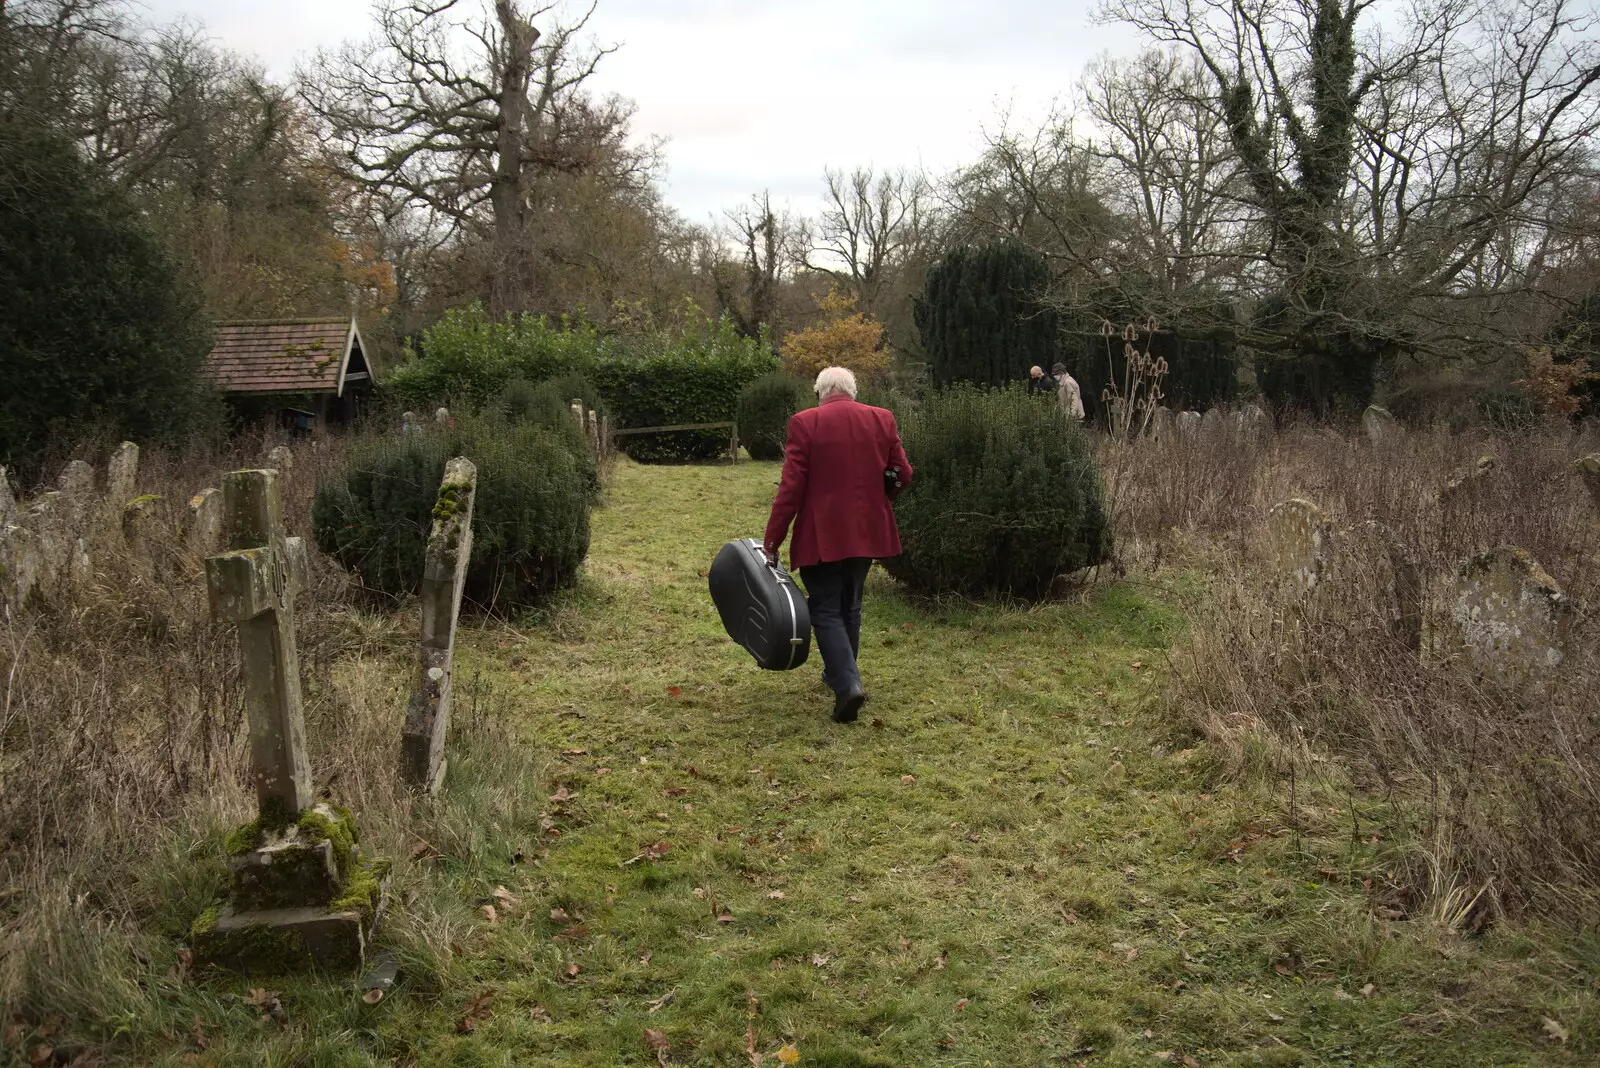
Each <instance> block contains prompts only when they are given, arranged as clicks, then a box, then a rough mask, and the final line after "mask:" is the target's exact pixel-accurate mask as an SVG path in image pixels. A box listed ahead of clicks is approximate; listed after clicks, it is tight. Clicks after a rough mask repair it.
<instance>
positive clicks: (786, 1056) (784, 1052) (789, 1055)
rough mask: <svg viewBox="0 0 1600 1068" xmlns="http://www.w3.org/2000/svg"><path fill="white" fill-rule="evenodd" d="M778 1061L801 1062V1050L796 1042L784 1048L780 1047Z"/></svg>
mask: <svg viewBox="0 0 1600 1068" xmlns="http://www.w3.org/2000/svg"><path fill="white" fill-rule="evenodd" d="M778 1063H780V1064H799V1063H800V1051H799V1050H798V1049H796V1048H795V1044H794V1043H793V1042H790V1043H789V1044H788V1045H786V1046H784V1047H783V1048H782V1049H780V1050H779V1051H778Z"/></svg>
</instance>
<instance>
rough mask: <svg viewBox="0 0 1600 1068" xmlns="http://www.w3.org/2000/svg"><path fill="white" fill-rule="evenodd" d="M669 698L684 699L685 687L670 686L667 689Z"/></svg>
mask: <svg viewBox="0 0 1600 1068" xmlns="http://www.w3.org/2000/svg"><path fill="white" fill-rule="evenodd" d="M667 696H668V697H682V696H683V687H682V686H668V687H667Z"/></svg>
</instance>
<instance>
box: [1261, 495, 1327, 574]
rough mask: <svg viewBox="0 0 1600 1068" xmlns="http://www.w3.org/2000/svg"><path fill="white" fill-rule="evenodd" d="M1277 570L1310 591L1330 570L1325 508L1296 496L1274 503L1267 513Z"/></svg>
mask: <svg viewBox="0 0 1600 1068" xmlns="http://www.w3.org/2000/svg"><path fill="white" fill-rule="evenodd" d="M1267 526H1268V529H1269V530H1270V531H1271V533H1272V551H1273V555H1274V557H1275V558H1276V560H1277V564H1278V572H1279V574H1280V575H1282V576H1283V577H1284V578H1286V579H1289V580H1290V581H1292V582H1293V583H1294V584H1295V585H1296V586H1298V587H1299V588H1300V589H1302V590H1304V591H1306V592H1308V593H1309V592H1310V591H1312V590H1314V589H1316V588H1317V584H1318V583H1319V582H1321V581H1322V575H1323V572H1324V571H1326V570H1327V566H1328V556H1329V548H1330V538H1331V535H1330V533H1329V529H1328V522H1327V520H1326V519H1324V518H1323V515H1322V509H1320V508H1318V507H1317V506H1316V505H1314V504H1312V503H1311V502H1310V501H1306V500H1301V499H1299V498H1295V499H1293V500H1288V501H1284V502H1283V503H1282V504H1279V505H1275V506H1273V509H1272V511H1271V512H1270V513H1268V516H1267Z"/></svg>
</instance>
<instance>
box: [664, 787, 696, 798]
mask: <svg viewBox="0 0 1600 1068" xmlns="http://www.w3.org/2000/svg"><path fill="white" fill-rule="evenodd" d="M662 792H663V793H665V794H666V795H667V796H668V797H682V796H683V795H684V794H686V793H688V792H689V788H688V787H687V786H673V787H669V788H668V789H666V790H664V791H662Z"/></svg>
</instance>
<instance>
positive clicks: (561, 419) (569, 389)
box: [491, 375, 600, 498]
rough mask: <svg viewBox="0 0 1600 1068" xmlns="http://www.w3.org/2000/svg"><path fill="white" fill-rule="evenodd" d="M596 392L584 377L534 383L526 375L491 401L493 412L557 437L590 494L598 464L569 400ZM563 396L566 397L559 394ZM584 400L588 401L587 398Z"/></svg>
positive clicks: (596, 486)
mask: <svg viewBox="0 0 1600 1068" xmlns="http://www.w3.org/2000/svg"><path fill="white" fill-rule="evenodd" d="M593 395H595V389H594V387H593V386H591V385H589V384H588V382H587V380H585V379H584V378H582V377H581V376H577V375H569V376H566V377H563V378H558V379H552V380H550V381H549V382H540V383H538V384H537V385H535V384H534V383H532V382H529V381H528V380H527V379H525V378H514V379H512V380H511V381H510V382H508V383H506V387H505V389H503V390H501V391H500V395H499V396H498V397H496V398H495V402H494V404H493V405H491V411H492V413H493V414H495V415H497V416H499V417H500V418H501V419H504V420H505V421H507V422H510V423H528V424H532V425H535V426H542V427H544V428H545V429H547V430H549V431H550V432H551V433H553V434H554V435H555V436H556V437H558V438H560V439H561V440H562V442H564V443H565V444H566V446H567V448H568V450H570V451H571V453H572V456H573V459H574V460H576V461H577V464H578V469H579V470H580V471H581V472H582V473H583V478H584V484H585V485H587V486H588V487H589V492H590V496H591V497H596V498H598V497H599V495H600V468H599V465H598V464H597V463H596V462H595V457H594V453H593V452H592V451H591V450H590V448H589V439H588V436H587V435H586V434H585V433H584V430H583V428H582V427H580V426H579V425H578V417H577V416H575V415H573V414H572V407H571V404H572V401H573V400H577V399H584V398H586V397H587V396H593ZM563 397H566V398H567V399H566V400H563V399H562V398H563ZM586 403H587V401H586Z"/></svg>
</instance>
